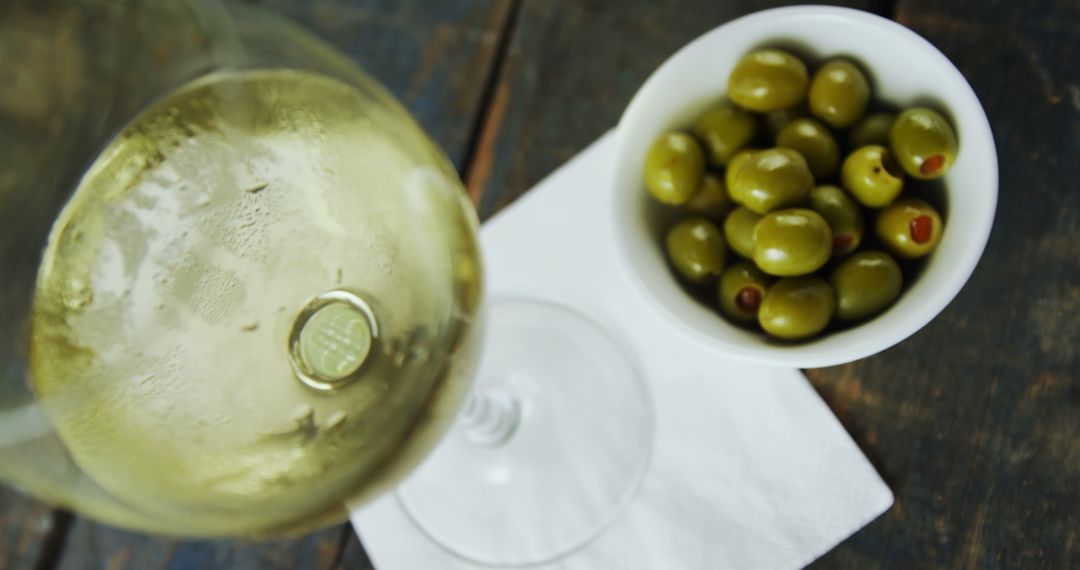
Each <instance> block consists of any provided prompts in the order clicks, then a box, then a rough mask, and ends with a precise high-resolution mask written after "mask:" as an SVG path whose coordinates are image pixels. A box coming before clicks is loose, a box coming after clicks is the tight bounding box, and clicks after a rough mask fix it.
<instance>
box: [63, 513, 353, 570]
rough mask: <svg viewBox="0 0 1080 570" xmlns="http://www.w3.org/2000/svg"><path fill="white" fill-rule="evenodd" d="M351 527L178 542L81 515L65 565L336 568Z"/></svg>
mask: <svg viewBox="0 0 1080 570" xmlns="http://www.w3.org/2000/svg"><path fill="white" fill-rule="evenodd" d="M346 530H347V529H346V527H344V526H338V527H333V528H330V529H326V530H322V531H319V532H315V533H312V534H309V535H307V536H304V537H302V538H298V539H294V540H279V541H268V542H258V543H254V542H250V543H249V542H243V541H175V540H170V539H165V538H156V537H151V536H147V535H144V534H139V533H133V532H126V531H121V530H117V529H114V528H110V527H106V526H104V525H100V524H97V523H94V522H92V521H88V520H86V519H77V520H76V521H75V524H74V525H73V526H72V529H71V532H70V533H69V535H68V539H67V543H66V544H65V545H64V551H63V556H62V558H61V559H60V562H59V564H58V566H57V568H58V569H59V570H157V569H162V570H164V569H169V570H189V569H190V570H207V569H212V568H222V569H226V568H227V569H230V570H294V569H298V568H305V569H308V568H310V569H326V570H329V569H331V568H334V566H335V564H336V563H337V561H338V553H339V551H340V550H341V542H342V533H344V532H346Z"/></svg>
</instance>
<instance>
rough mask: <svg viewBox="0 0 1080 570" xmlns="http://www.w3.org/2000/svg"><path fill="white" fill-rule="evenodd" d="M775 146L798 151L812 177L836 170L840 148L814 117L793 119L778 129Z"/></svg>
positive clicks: (819, 177)
mask: <svg viewBox="0 0 1080 570" xmlns="http://www.w3.org/2000/svg"><path fill="white" fill-rule="evenodd" d="M776 146H779V147H784V148H790V149H791V150H795V151H798V153H799V154H801V155H802V157H803V158H805V159H806V164H807V165H809V166H810V172H811V173H812V174H813V175H814V178H815V179H817V180H821V179H822V178H825V177H827V176H831V175H832V174H833V173H834V172H836V166H837V165H838V164H839V163H840V148H839V147H838V146H837V144H836V139H835V138H833V135H832V133H831V132H829V129H828V128H827V127H826V126H825V125H823V124H821V123H819V122H817V121H815V120H814V119H795V120H794V121H791V122H790V123H788V124H787V126H786V127H784V128H783V129H780V133H779V134H778V135H776Z"/></svg>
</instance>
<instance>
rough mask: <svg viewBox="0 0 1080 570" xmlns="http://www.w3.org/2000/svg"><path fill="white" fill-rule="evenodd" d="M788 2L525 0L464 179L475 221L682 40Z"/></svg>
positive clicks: (614, 107) (613, 118) (551, 164)
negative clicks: (474, 208)
mask: <svg viewBox="0 0 1080 570" xmlns="http://www.w3.org/2000/svg"><path fill="white" fill-rule="evenodd" d="M795 3H798V2H776V1H768V0H739V1H728V2H710V1H706V0H701V1H683V2H678V3H657V2H650V1H648V0H628V1H625V2H603V1H600V0H590V1H575V0H564V1H554V0H524V2H523V4H522V9H521V13H520V15H519V17H518V20H517V23H516V26H515V34H514V36H513V39H512V41H511V43H510V48H509V54H508V56H507V58H506V62H505V65H504V67H503V69H502V71H501V76H500V79H499V82H498V84H497V85H496V87H495V91H494V94H493V96H492V104H491V106H490V107H489V109H488V114H487V116H486V117H485V121H484V127H483V130H482V132H481V134H480V139H479V142H478V144H477V149H478V152H477V155H476V156H475V157H474V161H475V163H476V168H474V169H473V170H472V171H471V172H469V173H468V178H467V183H468V186H469V190H470V192H471V193H472V195H473V198H474V200H475V201H476V203H477V207H478V210H479V212H480V215H481V218H486V217H487V216H490V215H491V214H493V213H494V212H495V211H497V210H498V209H499V208H501V207H503V206H505V205H506V204H508V203H509V202H511V201H512V200H513V199H514V198H516V197H518V196H519V195H521V194H522V193H523V192H524V191H525V190H527V189H528V188H530V187H531V186H532V185H533V184H535V183H536V182H538V181H539V180H540V179H541V178H543V177H544V176H545V175H546V174H547V173H549V172H551V170H553V169H554V168H555V167H557V166H559V165H560V164H562V163H563V162H565V161H566V160H567V159H569V158H570V157H572V156H573V155H574V154H576V153H577V152H578V151H579V150H581V149H582V148H584V147H585V146H586V145H588V143H590V142H592V141H593V140H594V139H596V138H597V137H598V136H600V135H601V134H603V133H604V132H605V131H607V130H608V129H611V128H613V127H614V126H615V124H616V123H617V122H618V120H619V116H620V115H621V114H622V111H623V109H624V108H625V107H626V104H627V103H629V101H630V97H631V96H633V94H634V92H635V91H636V90H637V88H638V87H639V86H640V85H641V83H642V82H644V81H645V79H646V78H647V77H648V76H649V74H650V73H652V71H653V70H654V69H656V67H657V66H659V65H660V63H661V62H663V61H664V60H665V59H666V58H667V57H668V56H670V55H671V54H672V53H674V52H675V51H676V50H678V49H679V48H680V47H682V46H683V45H684V44H686V43H687V42H689V41H690V40H692V39H694V38H696V37H697V36H699V35H701V34H703V33H705V32H706V31H708V30H710V29H712V28H715V27H716V26H719V25H720V24H723V23H724V22H726V21H728V20H731V19H733V18H735V17H738V16H741V15H744V14H747V13H750V12H754V11H757V10H762V9H765V8H771V7H775V6H781V5H786V4H795ZM838 3H839V4H843V5H847V6H854V7H861V8H866V9H872V8H875V7H876V6H877V2H872V1H860V0H851V1H848V2H838Z"/></svg>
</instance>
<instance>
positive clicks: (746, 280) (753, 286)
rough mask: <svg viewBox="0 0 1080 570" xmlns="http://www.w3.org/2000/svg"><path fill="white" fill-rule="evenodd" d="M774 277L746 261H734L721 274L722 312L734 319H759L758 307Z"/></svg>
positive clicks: (719, 289)
mask: <svg viewBox="0 0 1080 570" xmlns="http://www.w3.org/2000/svg"><path fill="white" fill-rule="evenodd" d="M771 281H772V278H771V277H769V276H768V275H766V274H764V273H762V271H761V270H760V269H758V268H757V267H754V264H752V263H748V262H746V261H739V262H736V263H733V264H732V265H731V267H728V268H727V269H725V270H724V272H723V273H722V274H721V275H720V286H719V288H718V291H717V292H718V295H719V301H720V312H721V313H723V315H724V316H726V317H728V318H729V319H731V320H733V321H738V322H744V323H748V322H754V321H757V313H758V307H760V306H761V300H762V299H763V298H765V291H766V290H767V289H768V288H769V283H770V282H771Z"/></svg>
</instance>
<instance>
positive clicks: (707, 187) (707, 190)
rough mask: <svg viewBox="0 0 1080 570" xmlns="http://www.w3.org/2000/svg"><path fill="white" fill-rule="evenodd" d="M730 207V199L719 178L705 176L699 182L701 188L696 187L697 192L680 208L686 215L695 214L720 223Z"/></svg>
mask: <svg viewBox="0 0 1080 570" xmlns="http://www.w3.org/2000/svg"><path fill="white" fill-rule="evenodd" d="M732 206H733V204H732V201H731V197H730V196H728V193H727V189H726V188H724V183H723V181H721V180H720V177H718V176H715V175H713V174H706V175H705V177H704V178H702V180H701V186H698V189H697V191H695V192H694V194H693V195H692V196H690V199H689V200H687V201H686V202H685V203H684V204H683V206H682V207H683V210H684V211H685V212H686V213H688V214H697V215H700V216H705V217H706V218H712V219H713V220H716V221H720V220H723V219H724V215H726V214H727V213H728V211H730V210H731V208H732Z"/></svg>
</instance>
